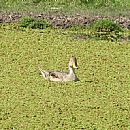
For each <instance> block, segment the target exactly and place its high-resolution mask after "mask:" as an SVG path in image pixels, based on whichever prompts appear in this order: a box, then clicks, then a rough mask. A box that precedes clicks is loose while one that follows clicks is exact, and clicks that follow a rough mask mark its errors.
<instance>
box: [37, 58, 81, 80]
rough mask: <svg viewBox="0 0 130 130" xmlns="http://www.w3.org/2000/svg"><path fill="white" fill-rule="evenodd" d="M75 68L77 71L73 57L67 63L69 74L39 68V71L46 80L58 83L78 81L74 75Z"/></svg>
mask: <svg viewBox="0 0 130 130" xmlns="http://www.w3.org/2000/svg"><path fill="white" fill-rule="evenodd" d="M74 59H75V60H74ZM75 68H76V69H78V67H77V60H76V58H75V57H72V58H71V59H70V62H69V73H66V72H62V71H45V70H42V69H41V68H39V70H40V72H41V74H42V76H43V77H44V78H45V79H46V80H50V81H59V82H68V81H79V79H78V78H77V76H76V74H75Z"/></svg>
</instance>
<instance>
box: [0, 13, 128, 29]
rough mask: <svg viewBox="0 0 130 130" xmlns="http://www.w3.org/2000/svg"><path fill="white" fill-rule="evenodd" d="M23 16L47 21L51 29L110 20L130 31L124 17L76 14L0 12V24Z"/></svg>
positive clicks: (126, 18) (17, 20)
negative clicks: (50, 24)
mask: <svg viewBox="0 0 130 130" xmlns="http://www.w3.org/2000/svg"><path fill="white" fill-rule="evenodd" d="M24 16H31V17H34V18H38V19H48V20H49V21H51V23H52V25H53V27H55V28H58V27H61V28H69V27H71V26H73V25H85V26H88V25H90V24H91V23H92V22H94V21H96V20H98V19H111V20H113V21H115V22H117V23H119V24H120V25H121V26H123V27H125V28H128V29H130V18H128V17H125V16H117V17H112V16H109V17H104V16H88V15H80V14H76V15H73V16H69V15H64V14H60V15H59V14H51V13H48V14H44V13H31V12H30V13H18V12H10V13H4V12H0V23H14V22H19V21H20V19H21V18H22V17H24Z"/></svg>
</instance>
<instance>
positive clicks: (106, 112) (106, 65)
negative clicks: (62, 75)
mask: <svg viewBox="0 0 130 130" xmlns="http://www.w3.org/2000/svg"><path fill="white" fill-rule="evenodd" d="M0 32H1V33H0V38H1V40H0V57H1V58H0V71H1V72H0V84H1V85H0V101H1V102H0V129H2V130H10V129H15V130H33V129H35V130H41V129H44V130H82V129H85V130H114V129H115V130H124V129H125V130H126V129H127V130H128V129H130V123H129V120H130V116H129V111H130V100H129V99H130V53H129V52H130V44H129V43H127V42H123V43H120V42H107V41H94V40H80V39H79V40H77V39H76V40H74V39H73V37H72V35H71V34H72V33H73V31H72V30H58V29H45V30H35V29H34V30H32V29H12V28H10V27H9V26H7V27H6V26H5V27H4V28H1V29H0ZM72 54H75V55H76V56H77V58H78V63H79V70H77V71H76V74H77V76H78V77H79V79H80V81H79V82H69V83H55V82H48V81H46V80H44V79H43V78H42V77H41V76H40V75H39V71H38V68H37V66H38V65H39V64H41V65H43V68H44V69H52V70H65V71H67V64H68V60H69V58H70V56H71V55H72ZM62 60H64V61H63V62H62Z"/></svg>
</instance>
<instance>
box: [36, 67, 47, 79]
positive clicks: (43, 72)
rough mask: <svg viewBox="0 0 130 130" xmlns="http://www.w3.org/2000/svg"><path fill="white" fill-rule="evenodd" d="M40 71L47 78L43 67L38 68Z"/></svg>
mask: <svg viewBox="0 0 130 130" xmlns="http://www.w3.org/2000/svg"><path fill="white" fill-rule="evenodd" d="M38 69H39V71H40V72H41V74H42V76H43V77H44V78H46V73H45V71H44V70H42V69H41V67H39V66H38Z"/></svg>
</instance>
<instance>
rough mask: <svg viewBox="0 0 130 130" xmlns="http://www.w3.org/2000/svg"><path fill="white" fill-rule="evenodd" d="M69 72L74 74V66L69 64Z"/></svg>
mask: <svg viewBox="0 0 130 130" xmlns="http://www.w3.org/2000/svg"><path fill="white" fill-rule="evenodd" d="M69 74H70V75H74V74H75V71H74V68H73V67H71V66H69Z"/></svg>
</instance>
